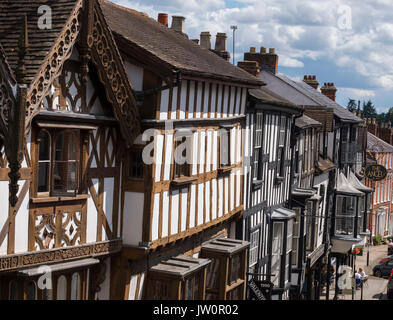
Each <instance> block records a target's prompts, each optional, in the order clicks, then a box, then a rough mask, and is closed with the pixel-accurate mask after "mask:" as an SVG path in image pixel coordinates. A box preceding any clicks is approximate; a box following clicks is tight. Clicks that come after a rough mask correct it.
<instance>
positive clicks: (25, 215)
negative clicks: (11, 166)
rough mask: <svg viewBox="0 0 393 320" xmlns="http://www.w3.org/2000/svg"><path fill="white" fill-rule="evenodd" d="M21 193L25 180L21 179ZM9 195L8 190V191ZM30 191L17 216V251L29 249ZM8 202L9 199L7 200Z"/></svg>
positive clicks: (19, 182)
mask: <svg viewBox="0 0 393 320" xmlns="http://www.w3.org/2000/svg"><path fill="white" fill-rule="evenodd" d="M18 184H19V195H20V193H21V192H22V188H23V185H24V184H25V180H19V181H18ZM7 195H8V192H7ZM29 201H30V199H29V192H27V194H26V196H25V198H24V199H23V201H22V205H21V206H20V209H19V211H18V214H17V215H16V217H15V253H22V252H27V251H28V241H29V239H28V236H29ZM7 203H8V201H7Z"/></svg>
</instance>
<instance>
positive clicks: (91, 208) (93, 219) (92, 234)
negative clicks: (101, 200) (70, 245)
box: [86, 179, 127, 243]
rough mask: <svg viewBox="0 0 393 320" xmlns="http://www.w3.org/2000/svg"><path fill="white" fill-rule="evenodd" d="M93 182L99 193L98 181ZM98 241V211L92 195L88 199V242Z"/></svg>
mask: <svg viewBox="0 0 393 320" xmlns="http://www.w3.org/2000/svg"><path fill="white" fill-rule="evenodd" d="M92 180H93V187H94V189H95V191H96V193H98V179H92ZM89 194H90V192H89ZM126 208H127V206H124V212H126ZM96 240H97V209H96V206H95V204H94V201H93V199H92V197H91V195H90V198H89V199H87V221H86V242H88V243H89V242H96Z"/></svg>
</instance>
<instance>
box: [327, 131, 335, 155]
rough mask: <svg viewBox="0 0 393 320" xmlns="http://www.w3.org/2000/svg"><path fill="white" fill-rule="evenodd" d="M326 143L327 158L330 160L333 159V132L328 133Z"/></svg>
mask: <svg viewBox="0 0 393 320" xmlns="http://www.w3.org/2000/svg"><path fill="white" fill-rule="evenodd" d="M327 140H328V141H327V142H328V144H327V147H328V157H329V158H330V159H333V158H334V157H333V146H334V132H329V133H328V139H327Z"/></svg>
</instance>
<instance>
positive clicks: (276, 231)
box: [271, 222, 284, 286]
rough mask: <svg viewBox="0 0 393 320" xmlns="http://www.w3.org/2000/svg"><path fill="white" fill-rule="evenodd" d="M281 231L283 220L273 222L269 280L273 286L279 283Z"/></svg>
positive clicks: (282, 231) (282, 230) (282, 229)
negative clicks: (270, 276) (270, 277)
mask: <svg viewBox="0 0 393 320" xmlns="http://www.w3.org/2000/svg"><path fill="white" fill-rule="evenodd" d="M283 233H284V223H283V222H275V223H273V242H272V263H271V275H272V280H271V281H272V283H273V284H274V285H275V286H279V285H280V266H281V255H282V239H283Z"/></svg>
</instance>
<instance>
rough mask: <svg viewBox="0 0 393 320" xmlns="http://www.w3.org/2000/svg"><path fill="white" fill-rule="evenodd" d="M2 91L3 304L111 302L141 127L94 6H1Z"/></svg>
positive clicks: (63, 0) (67, 2) (75, 1)
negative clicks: (128, 163)
mask: <svg viewBox="0 0 393 320" xmlns="http://www.w3.org/2000/svg"><path fill="white" fill-rule="evenodd" d="M0 84H1V85H0V114H1V117H0V159H1V161H0V197H1V200H0V298H1V299H11V300H17V299H27V300H35V299H43V300H51V299H53V300H69V299H72V300H85V299H109V297H110V282H111V276H110V275H111V257H112V256H113V255H114V254H117V253H119V252H120V251H121V248H122V242H121V233H122V229H121V226H122V221H123V219H122V215H121V199H122V197H121V188H120V185H121V183H120V182H121V180H122V172H123V170H124V168H125V166H124V162H123V155H124V150H125V148H126V147H127V146H130V144H132V141H134V140H135V138H136V137H137V136H138V135H139V133H140V127H139V120H138V118H139V117H138V110H137V106H136V102H135V99H134V91H133V89H132V87H131V85H130V81H129V79H128V76H127V73H126V69H125V67H124V64H123V60H122V57H121V56H120V53H119V51H118V49H117V46H116V43H115V41H114V38H113V35H112V33H111V31H110V29H109V28H108V26H107V23H106V21H105V18H104V16H103V13H102V11H101V7H100V4H99V3H98V2H97V1H93V0H58V1H2V2H1V3H0ZM49 279H51V281H50V280H49Z"/></svg>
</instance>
